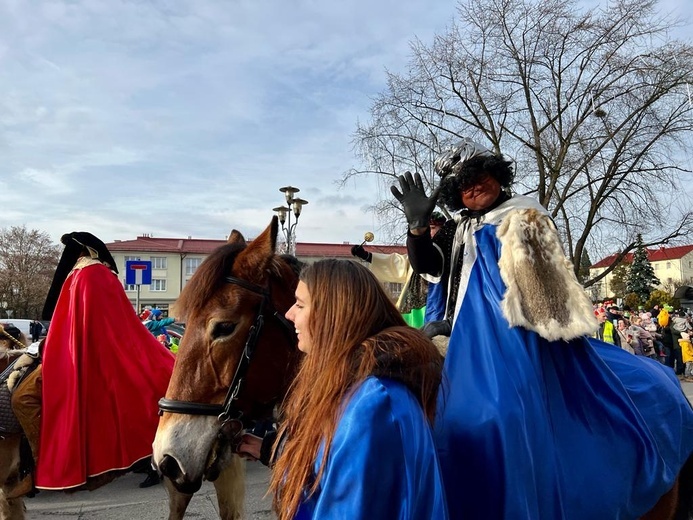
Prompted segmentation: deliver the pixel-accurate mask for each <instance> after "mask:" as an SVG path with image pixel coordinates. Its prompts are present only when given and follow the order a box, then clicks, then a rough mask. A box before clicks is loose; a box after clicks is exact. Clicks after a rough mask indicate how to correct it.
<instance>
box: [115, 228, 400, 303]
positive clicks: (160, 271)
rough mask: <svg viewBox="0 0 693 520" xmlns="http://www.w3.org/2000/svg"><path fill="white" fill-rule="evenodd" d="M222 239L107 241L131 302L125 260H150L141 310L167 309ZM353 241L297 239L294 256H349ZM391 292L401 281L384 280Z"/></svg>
mask: <svg viewBox="0 0 693 520" xmlns="http://www.w3.org/2000/svg"><path fill="white" fill-rule="evenodd" d="M225 243H226V241H224V240H206V239H194V238H154V237H150V236H149V235H141V236H138V237H137V238H135V239H134V240H116V241H115V242H110V243H108V244H106V247H108V250H109V251H110V252H111V254H112V255H113V259H114V260H115V261H116V265H117V267H118V272H119V273H120V278H121V280H122V282H123V286H124V287H125V291H126V294H127V295H128V298H130V301H131V302H132V304H133V306H135V304H136V301H137V286H135V285H127V284H126V283H125V276H126V275H125V262H126V261H127V260H150V261H151V262H152V284H151V285H149V286H147V285H142V286H140V297H139V306H140V308H139V309H138V310H137V312H140V311H141V310H142V309H143V308H144V307H145V306H147V305H149V306H152V307H156V308H159V309H161V310H162V311H164V314H167V313H168V310H169V308H170V305H171V304H173V302H175V301H176V299H177V298H178V295H179V294H180V292H181V290H182V289H183V287H185V284H186V283H187V282H188V280H190V278H191V277H192V275H193V274H194V273H195V271H196V270H197V268H198V267H199V265H200V264H201V263H202V261H203V260H204V259H205V258H206V257H207V255H209V254H210V253H211V252H212V251H214V250H215V249H216V248H217V247H219V246H221V245H223V244H225ZM352 245H353V244H349V243H346V242H345V243H343V244H318V243H306V242H299V243H297V244H296V257H297V258H298V259H299V260H301V261H303V262H307V263H310V262H315V261H317V260H320V259H323V258H352V259H353V258H354V257H353V256H351V247H352ZM367 248H368V250H369V251H374V252H379V253H400V254H406V252H407V248H406V247H404V246H388V245H373V244H368V246H367ZM385 285H386V288H387V289H388V290H389V291H390V293H391V295H393V296H396V295H398V294H399V291H400V290H401V289H402V286H401V284H385Z"/></svg>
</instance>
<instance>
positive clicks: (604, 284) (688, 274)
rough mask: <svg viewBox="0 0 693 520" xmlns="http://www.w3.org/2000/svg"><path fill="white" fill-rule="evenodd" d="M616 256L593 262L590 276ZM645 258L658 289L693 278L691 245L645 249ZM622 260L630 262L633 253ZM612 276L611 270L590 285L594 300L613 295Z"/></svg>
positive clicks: (599, 272)
mask: <svg viewBox="0 0 693 520" xmlns="http://www.w3.org/2000/svg"><path fill="white" fill-rule="evenodd" d="M616 257H617V255H616V254H613V255H610V256H607V257H606V258H603V259H602V260H600V261H599V262H597V263H596V264H593V265H592V266H591V267H590V278H594V277H595V276H598V275H599V274H601V273H603V272H604V271H605V270H606V269H607V268H608V267H609V266H611V264H613V263H614V260H615V259H616ZM647 259H648V260H649V261H650V263H651V264H652V268H653V269H654V273H655V276H656V277H657V278H659V281H660V286H659V288H660V289H662V288H664V287H665V286H669V287H671V286H672V285H673V286H678V285H683V284H684V282H687V281H691V280H693V245H688V246H675V247H663V246H662V247H659V248H657V249H647ZM623 261H624V262H625V263H627V264H629V263H631V262H632V261H633V254H632V253H628V254H627V255H626V256H625V258H624V259H623ZM612 278H613V271H612V272H611V273H609V274H607V275H606V276H605V277H604V278H602V279H601V280H600V281H599V282H597V283H596V284H594V285H593V286H592V298H593V299H594V300H603V299H605V298H609V297H612V296H614V294H613V291H611V288H610V287H611V280H612Z"/></svg>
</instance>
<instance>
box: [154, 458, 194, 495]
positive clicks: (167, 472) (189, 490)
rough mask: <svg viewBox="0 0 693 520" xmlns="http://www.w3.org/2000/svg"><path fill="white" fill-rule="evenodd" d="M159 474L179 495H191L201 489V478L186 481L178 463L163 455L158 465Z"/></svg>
mask: <svg viewBox="0 0 693 520" xmlns="http://www.w3.org/2000/svg"><path fill="white" fill-rule="evenodd" d="M158 469H159V472H161V474H162V475H163V476H164V477H166V478H168V479H169V480H170V481H171V483H172V484H173V487H175V488H176V491H178V492H179V493H184V494H186V495H192V494H194V493H197V492H198V491H199V490H200V488H201V487H202V477H200V478H197V479H195V480H188V479H187V477H186V476H185V474H184V473H183V471H182V470H181V468H180V465H179V464H178V461H177V460H176V459H175V458H173V457H171V456H170V455H164V458H163V459H162V460H161V462H160V463H159V467H158Z"/></svg>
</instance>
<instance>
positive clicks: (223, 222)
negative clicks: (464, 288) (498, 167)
mask: <svg viewBox="0 0 693 520" xmlns="http://www.w3.org/2000/svg"><path fill="white" fill-rule="evenodd" d="M583 1H584V3H585V4H586V5H588V4H589V5H595V4H598V3H599V2H598V1H597V0H583ZM662 6H663V8H664V9H665V10H666V11H671V12H674V13H677V14H681V15H682V16H687V17H689V18H691V19H693V1H691V0H665V1H663V2H662ZM456 8H457V3H456V1H450V0H432V1H431V0H396V1H395V0H376V1H372V0H370V1H367V0H342V1H341V2H329V1H319V0H284V1H280V0H261V1H257V0H223V1H222V0H216V1H211V0H195V1H191V2H184V1H170V0H160V1H159V0H133V1H122V0H109V1H104V0H70V1H68V0H55V1H35V0H0V207H1V208H2V210H1V211H0V228H6V227H9V226H21V225H24V226H26V227H27V228H28V229H38V230H40V231H45V232H46V233H48V234H49V235H50V237H51V238H52V239H53V240H54V241H55V242H56V243H57V242H58V240H59V238H60V236H61V235H62V234H63V233H67V232H70V231H90V232H91V233H93V234H95V235H97V236H98V237H99V238H101V239H102V240H103V241H104V242H111V241H114V240H129V239H134V238H135V237H136V236H138V235H141V234H144V233H148V234H150V235H151V236H155V237H175V238H181V237H182V238H185V237H188V236H190V237H192V238H216V239H223V238H225V237H226V236H227V235H228V234H229V233H230V231H231V230H232V229H238V230H240V231H241V232H243V233H244V234H245V235H246V237H247V238H252V237H253V236H256V235H257V234H258V233H259V232H261V231H262V229H264V228H265V227H266V226H267V224H269V222H270V219H271V217H272V215H273V214H274V213H273V211H272V208H274V207H276V206H280V205H282V204H283V203H284V198H283V194H282V193H281V192H280V191H279V188H280V187H283V186H287V185H291V186H295V187H298V188H300V190H301V191H300V192H299V193H298V194H297V195H298V196H300V197H301V198H303V199H305V200H307V201H308V205H306V206H305V207H304V210H303V213H302V215H301V217H300V219H299V223H298V226H297V228H296V234H297V239H298V241H299V242H329V243H342V242H351V243H357V242H358V243H360V242H361V240H363V235H364V233H365V232H366V231H373V232H375V235H376V238H375V242H376V243H379V242H380V243H384V242H385V241H387V237H385V236H379V223H378V221H377V219H376V217H375V216H374V215H373V214H372V213H370V212H369V211H368V208H369V207H370V206H371V205H372V204H374V203H375V202H376V201H377V200H378V199H381V198H385V197H391V195H390V193H389V192H388V193H383V192H382V190H380V189H379V188H378V186H377V184H376V183H375V182H374V181H373V180H368V179H361V180H358V181H355V182H351V183H349V184H348V185H346V186H344V187H342V188H340V187H339V186H338V181H339V180H340V179H341V178H342V175H343V174H344V172H346V171H347V170H349V169H350V168H352V167H358V166H359V163H358V160H357V158H356V156H355V154H354V151H353V149H352V139H353V135H354V132H355V130H356V125H357V123H358V122H359V121H361V122H367V121H368V120H369V110H370V106H371V104H372V101H373V99H374V98H375V96H377V94H379V93H381V92H383V91H384V90H385V88H386V71H391V72H403V71H405V70H406V67H407V64H408V61H409V58H410V56H411V54H410V44H411V42H412V41H413V40H414V39H419V40H421V41H422V42H424V43H425V44H430V43H431V42H432V41H433V38H434V35H436V34H442V33H443V32H445V29H446V28H447V27H448V26H449V24H450V23H451V22H452V20H453V19H454V18H455V16H456ZM690 27H691V26H689V28H690ZM682 35H686V34H685V32H684V33H682ZM686 36H687V35H686Z"/></svg>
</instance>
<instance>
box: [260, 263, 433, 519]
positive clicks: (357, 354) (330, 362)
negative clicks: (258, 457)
mask: <svg viewBox="0 0 693 520" xmlns="http://www.w3.org/2000/svg"><path fill="white" fill-rule="evenodd" d="M300 280H301V281H302V282H304V283H305V284H306V287H307V289H308V292H309V294H310V318H309V322H308V328H309V333H310V335H311V338H312V341H311V350H310V353H309V354H308V355H306V356H305V358H304V360H303V362H302V364H301V367H300V368H299V371H298V375H297V376H296V379H295V380H294V382H293V384H292V387H291V390H290V393H289V397H288V398H287V400H286V402H285V404H284V407H283V410H282V412H283V421H282V426H281V429H280V432H279V435H278V436H277V438H278V439H284V440H285V441H284V443H283V445H282V449H281V454H280V455H279V458H278V459H277V461H276V463H275V466H274V471H273V473H272V479H271V482H270V489H271V490H272V492H273V493H274V507H275V510H276V512H277V514H278V517H279V520H285V519H290V518H293V517H294V515H295V514H296V512H297V510H298V507H299V505H300V503H301V501H302V500H303V497H304V495H303V492H304V490H306V491H307V492H308V493H309V494H312V493H313V492H314V491H315V489H316V488H317V485H318V483H319V481H320V477H321V476H322V473H323V469H324V466H325V461H326V460H327V456H328V453H329V447H330V444H331V442H332V438H333V436H334V432H335V428H336V426H337V423H338V421H339V415H340V413H341V405H342V404H343V403H344V401H345V397H346V396H347V395H348V394H349V393H350V392H353V391H354V390H355V389H356V387H357V386H358V383H360V382H361V381H363V380H364V379H366V378H367V377H368V376H371V375H376V376H383V377H389V378H393V379H397V380H399V381H401V382H403V383H404V384H405V385H407V387H408V388H409V389H410V390H411V391H412V393H413V395H414V396H415V397H416V398H417V400H418V401H419V403H420V404H421V407H422V409H423V410H424V412H425V413H426V416H427V417H428V419H429V421H433V417H434V415H435V404H436V393H437V390H438V386H439V384H440V377H441V370H442V357H441V356H440V354H439V352H438V350H437V349H436V347H435V346H434V345H433V343H432V342H431V341H430V340H429V339H428V338H427V337H426V336H424V335H423V334H422V333H421V332H419V331H418V330H416V329H412V328H410V327H408V326H407V325H406V323H405V321H404V320H403V319H402V316H401V315H400V313H399V312H398V310H397V308H396V307H395V306H394V304H393V303H392V302H391V301H390V299H389V297H388V296H387V294H386V293H385V291H384V290H383V288H382V286H381V285H380V282H378V280H377V279H376V278H375V277H374V276H373V274H372V273H371V272H370V271H369V270H368V269H367V268H365V267H363V266H362V265H360V264H358V263H356V262H352V261H349V260H321V261H319V262H317V263H315V264H313V265H311V266H307V267H306V268H305V269H304V270H303V271H302V273H301V277H300ZM365 427H373V425H365ZM323 442H324V446H325V449H324V453H323V455H322V460H321V462H320V469H319V471H318V474H317V476H316V478H315V479H314V480H313V479H312V474H313V466H314V464H315V461H316V458H317V456H318V449H319V448H320V445H321V444H322V443H323Z"/></svg>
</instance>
